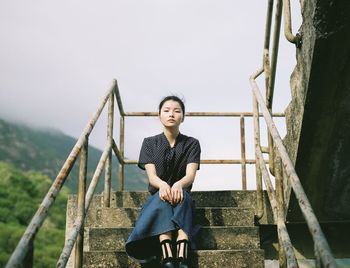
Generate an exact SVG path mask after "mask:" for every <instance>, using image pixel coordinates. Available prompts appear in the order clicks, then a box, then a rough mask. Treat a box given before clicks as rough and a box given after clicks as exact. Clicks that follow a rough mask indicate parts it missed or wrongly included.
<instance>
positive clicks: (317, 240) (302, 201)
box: [249, 69, 337, 267]
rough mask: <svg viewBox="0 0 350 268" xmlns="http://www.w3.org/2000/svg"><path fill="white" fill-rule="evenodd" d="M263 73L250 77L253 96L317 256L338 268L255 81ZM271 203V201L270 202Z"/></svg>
mask: <svg viewBox="0 0 350 268" xmlns="http://www.w3.org/2000/svg"><path fill="white" fill-rule="evenodd" d="M261 73H262V70H261V69H259V70H258V71H257V72H255V73H254V74H253V75H252V76H251V77H250V79H249V80H250V85H251V88H252V91H253V95H254V97H255V99H256V101H257V103H258V105H259V107H260V108H261V110H262V113H263V115H264V119H265V122H266V124H267V127H268V130H269V132H270V134H271V136H272V139H273V142H274V144H275V146H276V149H277V152H278V154H279V156H280V158H281V160H282V163H283V166H284V170H285V172H286V174H287V178H288V180H289V182H290V183H291V186H292V189H293V191H294V194H295V196H296V198H297V200H298V204H299V207H300V209H301V212H302V214H303V216H304V218H305V220H306V224H307V226H308V228H309V231H310V233H311V236H312V238H313V241H314V244H315V251H316V256H318V257H320V260H321V262H322V263H323V264H324V265H325V266H326V267H337V265H336V262H335V260H334V258H333V256H332V253H331V250H330V248H329V245H328V243H327V240H326V238H325V236H324V234H323V232H322V230H321V227H320V225H319V223H318V221H317V218H316V216H315V214H314V212H313V209H312V207H311V205H310V202H309V200H308V198H307V196H306V194H305V192H304V189H303V187H302V185H301V183H300V180H299V177H298V175H297V173H296V171H295V169H294V165H293V163H292V160H291V159H290V157H289V155H288V152H287V149H286V148H285V146H284V145H283V141H282V139H281V137H280V135H279V133H278V130H277V128H276V126H275V123H274V122H273V119H272V117H271V114H270V112H269V110H268V108H267V107H266V103H265V102H264V99H263V97H262V95H261V93H260V90H259V88H258V85H257V83H256V81H255V78H256V77H257V76H258V75H260V74H261ZM270 202H271V200H270Z"/></svg>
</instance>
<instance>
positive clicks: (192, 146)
mask: <svg viewBox="0 0 350 268" xmlns="http://www.w3.org/2000/svg"><path fill="white" fill-rule="evenodd" d="M200 154H201V147H200V144H199V141H198V140H197V139H195V138H193V137H189V136H186V135H183V134H181V133H180V134H179V135H178V136H177V138H176V141H175V145H174V146H173V147H171V146H170V144H169V142H168V140H167V138H166V136H165V134H164V133H162V134H159V135H156V136H152V137H148V138H145V139H144V140H143V143H142V147H141V151H140V157H139V162H138V166H139V167H140V168H141V169H143V170H144V169H145V164H154V165H155V168H156V172H157V176H158V177H159V178H161V179H162V180H164V181H166V182H167V183H168V184H169V185H170V186H172V185H173V184H174V183H175V182H177V181H178V180H180V179H182V178H183V177H184V176H185V175H186V166H187V164H189V163H197V164H198V169H199V162H200ZM191 188H192V185H190V186H189V187H188V188H187V189H188V190H190V189H191ZM148 190H149V191H150V193H151V194H154V193H155V192H157V191H158V189H157V188H155V187H153V186H151V185H149V186H148Z"/></svg>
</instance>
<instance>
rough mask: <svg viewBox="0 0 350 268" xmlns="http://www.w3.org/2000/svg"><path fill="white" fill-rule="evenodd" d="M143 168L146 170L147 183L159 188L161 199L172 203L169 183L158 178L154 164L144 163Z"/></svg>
mask: <svg viewBox="0 0 350 268" xmlns="http://www.w3.org/2000/svg"><path fill="white" fill-rule="evenodd" d="M145 169H146V172H147V176H148V180H149V183H150V184H151V185H152V186H153V187H156V188H158V189H159V198H160V199H161V200H163V201H168V202H170V203H172V196H171V188H170V186H169V184H167V183H166V182H165V181H163V180H162V179H160V178H159V177H158V176H157V172H156V166H155V165H154V164H146V165H145Z"/></svg>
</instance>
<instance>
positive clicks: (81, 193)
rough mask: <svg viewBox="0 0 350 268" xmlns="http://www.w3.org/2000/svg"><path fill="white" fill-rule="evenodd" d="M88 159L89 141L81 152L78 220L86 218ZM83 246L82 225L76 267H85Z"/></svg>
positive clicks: (78, 238)
mask: <svg viewBox="0 0 350 268" xmlns="http://www.w3.org/2000/svg"><path fill="white" fill-rule="evenodd" d="M87 158H88V139H86V142H85V144H84V145H83V147H82V148H81V151H80V166H79V183H78V194H77V201H78V202H77V218H78V217H82V218H85V193H86V173H87ZM83 246H84V224H83V225H82V227H81V229H80V232H79V234H78V237H77V241H76V244H75V261H74V267H75V268H81V267H83Z"/></svg>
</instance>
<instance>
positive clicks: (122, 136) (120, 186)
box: [118, 116, 125, 192]
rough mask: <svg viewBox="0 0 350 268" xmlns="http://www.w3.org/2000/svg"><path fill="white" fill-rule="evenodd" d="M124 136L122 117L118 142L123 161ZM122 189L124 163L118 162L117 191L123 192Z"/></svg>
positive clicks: (122, 118)
mask: <svg viewBox="0 0 350 268" xmlns="http://www.w3.org/2000/svg"><path fill="white" fill-rule="evenodd" d="M124 134H125V120H124V116H121V117H120V138H119V139H120V141H119V147H120V152H119V153H120V157H121V158H122V159H124ZM123 189H124V161H123V162H119V169H118V191H120V192H121V191H123Z"/></svg>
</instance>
